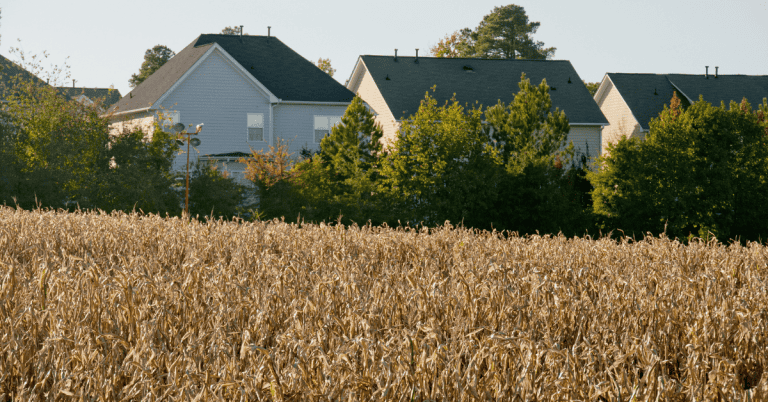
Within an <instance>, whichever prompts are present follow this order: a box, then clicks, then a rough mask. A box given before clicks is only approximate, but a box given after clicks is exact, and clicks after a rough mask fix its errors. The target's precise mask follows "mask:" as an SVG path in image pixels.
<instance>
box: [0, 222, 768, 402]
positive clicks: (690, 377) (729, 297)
mask: <svg viewBox="0 0 768 402" xmlns="http://www.w3.org/2000/svg"><path fill="white" fill-rule="evenodd" d="M767 266H768V251H767V250H766V248H765V247H764V246H761V245H758V244H754V243H753V244H749V245H747V246H746V247H744V246H740V245H738V244H732V245H724V244H719V243H715V242H709V243H704V242H692V243H691V244H690V245H683V244H681V243H679V242H677V241H674V240H670V239H664V238H651V239H646V240H644V241H639V242H630V241H620V242H616V241H612V240H610V239H602V240H591V239H582V238H573V239H568V238H565V237H539V236H532V237H516V236H501V235H499V234H495V233H488V232H476V231H471V230H467V229H461V228H452V227H450V226H445V227H441V228H437V229H433V230H430V231H428V230H426V229H391V228H381V227H350V228H344V227H340V226H326V225H302V226H301V227H299V226H297V225H291V224H286V223H281V222H276V221H274V222H256V223H233V222H225V221H210V222H198V221H192V222H185V221H183V220H181V219H173V218H170V219H162V218H159V217H155V216H141V215H136V214H134V215H125V214H112V215H109V214H97V213H74V214H72V213H63V212H55V211H23V210H15V209H11V208H0V281H2V288H0V322H2V324H1V325H2V327H1V328H2V329H0V353H1V354H0V356H2V357H1V358H0V400H3V399H5V400H9V399H12V400H105V401H112V400H135V401H139V400H147V401H154V400H164V401H165V400H171V401H173V400H179V401H180V400H195V399H197V400H237V401H239V400H274V401H297V400H307V401H362V400H393V401H395V400H396V401H401V400H403V401H410V400H413V401H427V400H431V401H472V400H494V401H496V400H499V401H500V400H504V401H526V400H539V401H545V400H582V401H619V400H620V401H629V400H634V401H657V400H659V401H662V400H672V401H676V400H680V401H682V400H691V401H693V400H696V401H702V400H752V401H765V400H768V380H767V379H766V377H768V374H764V370H763V368H764V367H766V364H768V362H767V361H766V355H767V354H768V350H766V339H767V337H768V328H766V324H768V287H767V286H766V284H767V283H768V268H766V267H767ZM761 379H762V380H761Z"/></svg>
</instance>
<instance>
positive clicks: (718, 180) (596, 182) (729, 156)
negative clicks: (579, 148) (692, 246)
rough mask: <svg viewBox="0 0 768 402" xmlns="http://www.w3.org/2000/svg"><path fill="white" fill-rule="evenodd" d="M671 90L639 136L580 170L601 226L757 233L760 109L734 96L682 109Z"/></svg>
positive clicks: (763, 166)
mask: <svg viewBox="0 0 768 402" xmlns="http://www.w3.org/2000/svg"><path fill="white" fill-rule="evenodd" d="M680 104H681V102H680V100H679V99H678V98H677V95H676V94H675V96H674V97H673V98H672V101H671V104H670V106H669V107H668V108H667V107H665V109H664V111H663V112H662V113H661V114H660V115H659V117H658V118H656V119H653V120H652V121H651V123H650V132H649V133H648V134H647V135H646V139H645V140H644V141H643V140H639V139H636V138H633V139H622V140H620V141H619V142H618V143H616V144H615V145H610V146H609V148H608V154H607V155H606V156H605V157H603V158H602V159H601V160H600V162H599V163H600V166H601V167H600V169H599V170H598V171H596V172H593V173H590V174H589V175H588V177H589V180H590V181H591V182H592V184H593V186H594V187H595V189H594V191H593V199H594V211H595V213H596V215H597V216H598V217H599V218H600V222H601V224H602V226H603V229H605V230H613V229H617V230H618V229H621V230H622V231H624V232H625V233H627V234H635V235H643V234H645V233H646V232H651V233H653V234H658V233H661V232H666V233H667V234H668V235H670V236H676V237H680V238H686V237H688V236H691V235H692V236H701V237H709V236H711V235H714V236H716V237H718V238H720V239H721V240H726V239H728V238H731V237H733V236H741V237H742V239H751V240H757V239H759V238H763V239H764V238H766V236H767V235H768V230H766V227H765V225H761V224H759V223H761V222H768V209H766V208H765V207H764V202H765V200H766V199H768V182H766V179H765V178H766V177H768V144H766V131H765V126H764V125H763V124H764V123H761V122H760V112H761V111H762V110H768V103H766V101H765V100H764V101H763V105H762V107H761V108H760V109H759V110H758V111H757V112H753V111H752V107H751V106H750V105H749V103H748V102H747V101H746V99H744V100H742V102H741V103H740V104H737V103H735V102H731V104H730V108H729V109H727V108H726V107H725V104H722V105H721V106H720V107H715V106H712V105H711V104H709V103H707V102H705V101H704V100H703V99H702V98H700V99H699V101H698V102H695V103H694V104H693V105H691V106H689V107H688V108H687V109H683V108H682V107H681V105H680Z"/></svg>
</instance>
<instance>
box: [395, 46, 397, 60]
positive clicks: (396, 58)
mask: <svg viewBox="0 0 768 402" xmlns="http://www.w3.org/2000/svg"><path fill="white" fill-rule="evenodd" d="M395 61H397V49H395Z"/></svg>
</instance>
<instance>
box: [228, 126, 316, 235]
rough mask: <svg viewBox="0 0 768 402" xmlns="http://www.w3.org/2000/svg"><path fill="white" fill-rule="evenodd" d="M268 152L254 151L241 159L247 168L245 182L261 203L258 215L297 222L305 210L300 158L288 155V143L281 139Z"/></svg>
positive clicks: (289, 153) (264, 217)
mask: <svg viewBox="0 0 768 402" xmlns="http://www.w3.org/2000/svg"><path fill="white" fill-rule="evenodd" d="M276 142H277V145H270V146H269V149H268V150H266V151H265V150H251V156H250V157H247V158H241V159H240V160H239V161H240V162H241V163H244V164H245V178H246V179H248V180H250V181H252V182H253V183H254V185H255V187H256V195H257V196H258V199H259V204H258V211H257V215H258V217H260V218H263V219H273V218H278V219H279V218H285V219H287V220H289V221H291V220H294V219H297V218H299V217H300V215H301V214H302V210H303V209H304V207H305V206H306V200H305V199H304V198H303V194H302V192H301V191H300V188H299V175H300V174H301V172H300V171H299V170H298V169H295V167H296V164H297V163H298V162H299V158H297V157H296V155H295V154H294V153H292V152H289V147H288V143H287V142H286V141H285V140H282V139H280V138H278V139H277V141H276Z"/></svg>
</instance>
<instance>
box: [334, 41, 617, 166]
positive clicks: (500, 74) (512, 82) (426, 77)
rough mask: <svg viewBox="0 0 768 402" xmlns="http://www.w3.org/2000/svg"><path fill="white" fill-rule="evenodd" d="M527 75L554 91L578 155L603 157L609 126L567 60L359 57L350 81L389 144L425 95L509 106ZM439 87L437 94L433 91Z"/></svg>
mask: <svg viewBox="0 0 768 402" xmlns="http://www.w3.org/2000/svg"><path fill="white" fill-rule="evenodd" d="M523 73H525V75H526V78H529V79H530V80H531V83H532V84H534V85H538V84H539V83H540V82H541V80H542V79H546V80H547V84H548V85H549V86H550V96H551V99H552V106H553V107H556V108H559V109H560V110H562V111H564V112H565V114H566V116H567V117H568V119H569V120H570V125H571V130H570V133H569V134H568V140H570V141H571V142H573V145H574V147H575V148H576V151H577V153H580V154H582V155H584V156H587V157H595V156H598V155H599V154H600V144H601V139H600V135H601V129H602V127H603V126H605V125H607V124H608V121H607V120H606V119H605V116H603V114H602V112H600V109H599V108H598V107H597V104H595V102H594V100H593V99H592V97H591V96H590V94H589V91H588V90H587V88H586V86H585V85H584V82H583V81H582V80H581V78H580V77H579V75H578V74H577V73H576V70H574V68H573V66H572V65H571V63H570V62H569V61H566V60H496V59H494V60H489V59H466V58H434V57H418V54H417V56H416V57H404V56H397V54H395V56H368V55H364V56H360V57H359V58H358V60H357V64H356V65H355V68H354V70H353V72H352V75H351V76H350V78H349V80H348V81H347V88H349V89H350V90H351V91H353V92H355V93H357V94H358V95H359V96H360V97H361V98H362V99H363V100H364V101H365V102H366V103H367V104H368V106H369V107H371V108H372V109H373V110H374V112H375V114H376V121H377V122H379V124H381V126H382V129H383V131H384V141H385V143H392V142H393V141H394V139H395V136H396V134H397V131H398V129H399V128H400V122H401V121H402V120H403V119H406V118H408V116H411V115H413V114H414V113H416V111H417V110H418V108H419V105H420V103H421V101H422V100H423V99H424V95H425V93H426V92H430V95H431V96H433V97H434V98H435V99H436V100H437V102H438V104H443V103H444V102H445V101H447V100H449V99H451V97H453V96H454V95H455V96H456V99H457V100H458V101H459V102H462V103H467V104H474V103H475V102H479V103H480V104H482V105H483V106H484V107H488V106H493V105H495V104H496V103H497V102H498V101H499V100H501V101H502V102H504V103H506V104H509V103H510V102H511V101H512V100H513V98H514V95H515V94H516V93H517V92H518V91H519V90H520V88H519V87H518V83H519V82H520V77H521V75H522V74H523ZM433 86H435V92H432V90H431V88H432V87H433Z"/></svg>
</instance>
